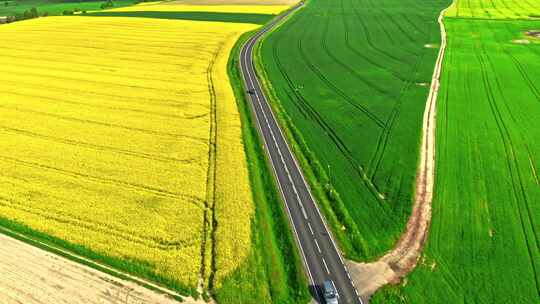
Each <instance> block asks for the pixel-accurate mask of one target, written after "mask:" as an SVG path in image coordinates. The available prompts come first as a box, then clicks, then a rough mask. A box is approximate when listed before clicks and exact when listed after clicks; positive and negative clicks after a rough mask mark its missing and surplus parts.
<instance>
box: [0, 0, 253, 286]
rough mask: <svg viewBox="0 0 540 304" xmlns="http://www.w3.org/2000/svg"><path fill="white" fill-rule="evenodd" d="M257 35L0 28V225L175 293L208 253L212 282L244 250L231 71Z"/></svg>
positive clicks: (26, 25)
mask: <svg viewBox="0 0 540 304" xmlns="http://www.w3.org/2000/svg"><path fill="white" fill-rule="evenodd" d="M141 7H151V6H148V5H147V6H141ZM141 7H138V8H137V10H141ZM167 7H169V9H177V10H178V9H182V8H181V7H180V8H178V7H176V8H175V6H173V5H168V6H167ZM160 10H161V8H160ZM255 27H256V26H255V25H250V24H233V23H221V22H199V21H187V20H165V19H149V18H126V17H122V18H115V17H82V16H72V17H47V18H39V19H35V20H30V21H24V22H17V23H13V24H9V25H3V26H1V27H0V36H1V37H2V42H3V44H4V46H5V47H3V48H0V96H2V102H1V103H0V171H1V172H2V174H0V182H1V183H2V187H0V217H1V218H5V219H9V220H12V221H15V222H18V223H22V224H24V225H27V226H28V227H30V228H32V229H34V230H37V231H41V232H44V233H47V234H49V235H52V236H54V237H57V238H61V239H63V240H66V241H68V242H71V243H73V244H77V245H82V246H84V247H86V248H88V249H91V250H93V251H95V252H97V253H99V254H102V255H105V256H110V257H114V258H120V259H126V260H128V261H131V262H134V261H135V262H140V263H142V264H145V265H150V268H151V269H152V271H153V272H154V273H155V274H156V275H159V276H162V277H165V278H167V279H171V280H175V281H177V282H179V283H181V284H183V285H184V286H191V287H195V286H196V285H197V282H198V280H199V278H200V275H201V269H202V268H201V265H202V263H204V264H206V266H208V265H210V263H211V262H210V260H211V259H213V261H214V263H215V266H216V267H217V273H216V280H217V281H216V284H217V286H219V284H220V280H221V278H223V277H224V276H226V275H227V274H229V273H230V272H231V271H233V270H234V269H235V268H236V267H237V266H238V265H240V264H241V263H242V262H243V260H244V258H245V257H246V256H247V255H248V254H249V250H250V238H251V226H250V224H251V218H252V214H253V210H254V206H253V202H252V196H251V192H250V189H249V179H248V172H247V165H246V159H245V155H244V150H243V145H242V138H241V129H240V118H239V114H238V111H237V108H236V102H235V99H234V95H233V92H232V89H231V87H230V84H229V79H228V76H227V72H226V65H227V59H228V56H229V53H230V51H231V48H232V46H233V44H234V42H235V41H236V40H237V38H238V37H239V36H240V35H241V34H242V33H244V32H246V31H249V30H253V29H254V28H255ZM212 212H215V214H214V215H213V214H212ZM213 217H214V218H215V220H216V221H217V223H218V225H217V227H216V230H215V231H214V238H215V243H214V244H215V246H216V248H214V252H215V253H216V255H215V256H214V257H212V255H211V252H212V248H211V246H212V244H211V242H210V240H211V238H209V237H208V236H210V234H211V230H212V229H214V227H212V226H211V225H210V226H205V225H206V224H205V223H208V222H212V218H213ZM205 240H206V242H205ZM201 250H203V252H204V254H203V255H201ZM203 256H204V257H205V258H204V259H203ZM208 269H209V268H208V267H207V271H206V272H208ZM205 278H206V279H208V274H205Z"/></svg>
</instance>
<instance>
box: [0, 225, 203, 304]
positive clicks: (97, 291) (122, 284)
mask: <svg viewBox="0 0 540 304" xmlns="http://www.w3.org/2000/svg"><path fill="white" fill-rule="evenodd" d="M0 260H1V261H2V263H0V274H1V275H0V303H2V304H11V303H14V304H15V303H25V304H49V303H57V304H62V303H66V304H67V303H89V304H107V303H109V304H113V303H126V304H128V303H137V304H158V303H159V304H173V303H179V302H178V301H176V300H173V299H171V298H169V297H167V296H165V295H163V294H160V293H157V292H155V291H152V290H149V289H146V288H144V287H141V286H140V285H137V284H135V283H133V282H130V281H126V280H121V279H119V278H116V277H113V276H111V275H108V274H105V273H102V272H100V271H97V270H95V269H93V268H90V267H88V266H84V265H82V264H78V263H75V262H72V261H70V260H68V259H66V258H63V257H60V256H58V255H55V254H52V253H50V252H48V251H45V250H42V249H39V248H37V247H34V246H31V245H28V244H26V243H23V242H21V241H18V240H15V239H13V238H10V237H8V236H5V235H3V234H0ZM184 303H193V304H195V303H197V304H201V303H204V302H202V301H195V300H193V299H191V298H184Z"/></svg>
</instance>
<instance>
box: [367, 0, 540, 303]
mask: <svg viewBox="0 0 540 304" xmlns="http://www.w3.org/2000/svg"><path fill="white" fill-rule="evenodd" d="M528 2H534V1H528ZM536 3H538V2H536ZM445 24H446V28H447V32H448V38H449V40H448V43H449V44H448V48H447V53H446V58H445V63H444V67H443V78H442V82H441V85H442V87H441V90H442V91H441V92H440V93H439V101H438V115H437V117H438V118H437V119H438V124H437V126H438V130H437V173H436V176H437V181H436V189H435V199H434V202H433V221H432V226H431V231H430V237H429V240H428V243H427V247H426V249H425V252H424V257H423V259H422V260H421V263H420V265H419V266H418V268H417V269H416V270H415V271H414V272H413V273H412V275H411V276H410V277H409V278H408V280H407V281H406V283H404V284H402V285H401V286H399V287H397V288H396V287H394V288H387V289H385V290H384V291H382V292H380V293H379V294H378V295H377V296H376V297H375V299H374V300H373V301H372V303H426V304H427V303H430V304H433V303H515V304H529V303H539V302H540V217H539V215H540V181H539V175H538V174H540V145H539V143H540V131H539V128H538V122H539V118H540V73H538V71H540V60H539V59H540V41H539V40H537V39H536V40H535V39H533V38H531V37H527V36H526V35H525V32H527V31H528V30H534V29H536V30H538V29H540V22H535V21H517V20H516V21H500V20H498V21H487V20H475V19H469V20H467V19H454V18H446V20H445ZM526 41H528V42H526Z"/></svg>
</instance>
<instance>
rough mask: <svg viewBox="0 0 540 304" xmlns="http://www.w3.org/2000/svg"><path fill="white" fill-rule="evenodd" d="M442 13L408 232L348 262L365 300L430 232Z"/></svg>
mask: <svg viewBox="0 0 540 304" xmlns="http://www.w3.org/2000/svg"><path fill="white" fill-rule="evenodd" d="M445 11H446V9H445V10H443V11H442V12H441V14H440V15H439V20H438V21H439V25H440V29H441V48H440V49H439V55H438V57H437V62H436V64H435V70H434V72H433V78H432V81H431V89H430V92H429V95H428V99H427V103H426V109H425V111H424V119H423V126H422V147H421V151H420V164H419V167H418V171H417V176H416V191H415V198H414V205H413V210H412V214H411V217H410V218H409V221H408V223H407V228H406V231H405V233H404V234H403V235H402V236H401V238H400V240H399V241H398V243H397V244H396V246H395V247H394V249H392V250H391V251H390V252H388V253H387V254H386V255H384V256H383V257H381V258H380V259H379V260H377V261H375V262H372V263H355V262H352V261H347V266H348V268H349V271H350V273H351V277H352V279H353V282H354V284H355V286H356V288H357V290H358V291H359V293H360V295H361V296H362V298H363V299H364V300H365V301H366V302H367V301H369V297H370V296H371V295H372V294H373V293H374V292H375V291H376V290H377V289H379V288H380V287H382V286H384V285H386V284H389V283H394V284H395V283H399V281H400V279H401V278H403V277H404V276H406V275H407V274H408V273H409V272H410V271H411V270H412V269H413V268H414V267H415V266H416V264H417V262H418V260H419V258H420V253H421V252H422V248H423V247H424V243H425V241H426V239H427V236H428V233H429V224H430V222H431V201H432V198H433V185H434V180H435V129H436V102H437V95H438V92H439V86H440V81H439V80H440V75H441V67H442V62H443V57H444V51H445V48H446V30H445V28H444V23H443V16H444V12H445Z"/></svg>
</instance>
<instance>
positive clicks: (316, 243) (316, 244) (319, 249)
mask: <svg viewBox="0 0 540 304" xmlns="http://www.w3.org/2000/svg"><path fill="white" fill-rule="evenodd" d="M313 240H314V241H315V246H317V250H318V251H319V253H322V251H321V247H319V242H317V239H313Z"/></svg>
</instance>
